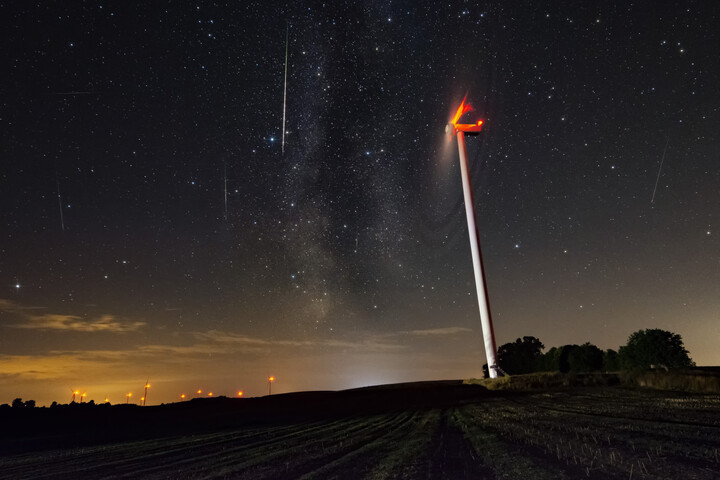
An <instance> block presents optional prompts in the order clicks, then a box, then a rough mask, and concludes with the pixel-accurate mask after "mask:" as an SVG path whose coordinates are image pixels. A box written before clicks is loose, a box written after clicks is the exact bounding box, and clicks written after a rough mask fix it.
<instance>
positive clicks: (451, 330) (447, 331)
mask: <svg viewBox="0 0 720 480" xmlns="http://www.w3.org/2000/svg"><path fill="white" fill-rule="evenodd" d="M466 332H472V329H471V328H465V327H443V328H430V329H427V330H410V331H409V332H405V333H407V334H408V335H417V336H421V337H427V336H431V335H456V334H458V333H466Z"/></svg>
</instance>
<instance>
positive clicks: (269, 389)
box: [268, 377, 275, 395]
mask: <svg viewBox="0 0 720 480" xmlns="http://www.w3.org/2000/svg"><path fill="white" fill-rule="evenodd" d="M274 381H275V377H268V395H272V382H274Z"/></svg>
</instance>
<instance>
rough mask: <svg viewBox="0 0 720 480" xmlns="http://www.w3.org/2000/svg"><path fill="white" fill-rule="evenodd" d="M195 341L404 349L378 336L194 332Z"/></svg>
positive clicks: (226, 343) (269, 346)
mask: <svg viewBox="0 0 720 480" xmlns="http://www.w3.org/2000/svg"><path fill="white" fill-rule="evenodd" d="M193 335H194V336H195V337H196V338H197V339H200V340H204V341H208V342H211V343H215V344H219V345H235V346H241V347H244V348H247V347H253V348H263V349H267V350H269V349H271V348H273V347H297V348H323V349H327V348H335V349H343V350H362V351H367V352H380V351H396V350H402V349H404V348H405V347H404V346H402V345H398V344H396V343H391V342H388V341H387V340H386V339H383V338H381V337H378V336H373V335H368V336H367V337H365V338H362V339H360V340H359V341H355V342H350V341H347V340H341V339H332V338H319V339H314V340H288V339H267V338H257V337H250V336H247V335H242V334H237V333H230V332H221V331H218V330H209V331H207V332H195V333H194V334H193Z"/></svg>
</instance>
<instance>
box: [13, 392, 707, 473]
mask: <svg viewBox="0 0 720 480" xmlns="http://www.w3.org/2000/svg"><path fill="white" fill-rule="evenodd" d="M719 413H720V397H718V396H711V395H685V394H670V393H661V392H653V391H637V390H625V389H620V388H596V389H578V390H571V391H566V392H554V393H544V394H539V393H538V394H521V395H517V394H515V395H490V396H484V397H480V398H476V399H474V400H473V399H470V400H468V399H467V398H465V399H463V400H462V401H459V402H456V404H454V405H442V406H438V407H436V408H433V407H431V406H430V407H427V406H423V407H421V408H411V409H407V410H397V409H394V408H393V409H392V411H387V412H380V413H371V414H360V415H350V416H348V415H344V416H340V417H338V418H332V419H316V420H304V421H302V422H297V421H283V422H281V423H276V424H273V425H267V424H265V425H254V426H250V425H248V426H234V427H232V428H230V429H227V430H220V431H214V432H195V433H193V434H177V433H175V434H173V435H170V436H161V437H158V438H148V439H142V440H136V441H133V440H124V441H120V442H115V443H107V444H102V445H95V446H84V447H74V448H52V449H40V450H38V451H33V452H27V453H22V452H18V453H11V454H8V455H4V456H2V458H0V477H1V478H14V479H16V478H37V479H39V478H71V477H77V478H84V479H87V478H143V479H155V478H193V479H196V478H252V479H256V478H257V479H277V478H306V479H312V478H317V479H328V478H337V479H348V478H350V479H352V478H371V479H381V478H388V479H390V478H401V479H402V478H406V479H416V478H418V479H419V478H423V479H426V478H446V479H464V478H468V479H470V478H472V479H478V478H524V477H527V478H533V479H537V478H553V479H555V478H622V479H627V478H629V475H630V472H632V478H635V479H637V478H696V479H711V478H718V477H720V459H719V458H718V455H719V450H720V415H718V414H719Z"/></svg>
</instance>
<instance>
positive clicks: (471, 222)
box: [445, 95, 498, 378]
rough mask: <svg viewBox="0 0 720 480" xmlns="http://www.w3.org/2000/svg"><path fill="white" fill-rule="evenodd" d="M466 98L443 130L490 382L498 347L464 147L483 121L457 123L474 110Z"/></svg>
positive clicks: (494, 373) (493, 372) (493, 373)
mask: <svg viewBox="0 0 720 480" xmlns="http://www.w3.org/2000/svg"><path fill="white" fill-rule="evenodd" d="M466 98H467V95H466V96H465V98H463V101H462V103H461V104H460V106H459V107H458V109H457V111H456V112H455V116H454V117H453V119H452V120H451V121H450V123H448V124H447V126H446V127H445V133H447V134H448V135H454V136H455V137H457V142H458V153H459V154H460V171H461V173H462V184H463V196H464V198H465V215H466V217H467V224H468V234H469V235H470V250H471V252H472V260H473V270H474V272H475V290H476V291H477V297H478V306H479V308H480V321H481V323H482V332H483V340H484V342H485V356H486V358H487V364H488V373H489V374H490V378H497V376H498V372H497V371H498V364H497V346H496V344H495V332H494V331H493V324H492V318H491V316H490V305H489V302H488V293H487V285H486V281H485V269H484V268H483V262H482V253H481V251H480V239H479V238H478V232H477V226H476V225H475V204H474V202H473V194H472V185H471V184H470V169H469V167H468V160H467V148H466V147H465V134H468V135H478V134H479V133H480V131H481V130H482V124H483V121H482V120H478V121H477V123H474V124H473V123H470V124H465V123H458V121H459V120H460V118H461V117H462V116H463V115H464V114H465V113H467V112H469V111H472V109H473V108H472V106H471V105H470V104H466V103H465V99H466Z"/></svg>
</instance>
